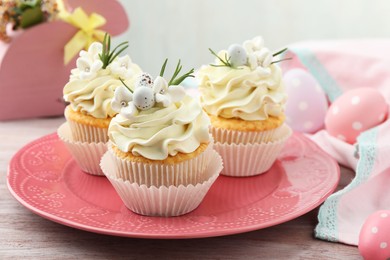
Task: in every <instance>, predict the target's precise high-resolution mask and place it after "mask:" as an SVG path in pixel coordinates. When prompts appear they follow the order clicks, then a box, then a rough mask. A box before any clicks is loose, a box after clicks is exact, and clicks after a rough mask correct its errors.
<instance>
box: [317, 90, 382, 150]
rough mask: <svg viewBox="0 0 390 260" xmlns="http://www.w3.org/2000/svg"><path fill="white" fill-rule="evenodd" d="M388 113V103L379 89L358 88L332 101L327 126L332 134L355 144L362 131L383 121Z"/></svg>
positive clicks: (326, 120) (326, 118)
mask: <svg viewBox="0 0 390 260" xmlns="http://www.w3.org/2000/svg"><path fill="white" fill-rule="evenodd" d="M387 114H388V105H387V103H386V100H385V98H384V97H383V95H382V94H381V93H380V92H379V91H378V90H376V89H373V88H356V89H353V90H349V91H347V92H345V93H344V94H343V95H341V96H340V97H338V98H337V99H336V100H335V101H334V102H333V103H332V105H331V106H330V108H329V110H328V112H327V114H326V117H325V128H326V130H327V131H328V133H329V134H330V135H332V136H334V137H336V138H339V139H340V140H342V141H345V142H347V143H350V144H353V143H355V142H356V138H357V137H358V136H359V134H360V133H361V132H363V131H366V130H368V129H370V128H372V127H375V126H377V125H379V124H381V123H383V122H384V121H385V119H386V118H387Z"/></svg>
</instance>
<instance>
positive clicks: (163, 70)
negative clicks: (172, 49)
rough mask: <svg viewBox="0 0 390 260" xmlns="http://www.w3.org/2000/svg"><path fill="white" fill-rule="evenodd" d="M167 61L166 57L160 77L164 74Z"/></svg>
mask: <svg viewBox="0 0 390 260" xmlns="http://www.w3.org/2000/svg"><path fill="white" fill-rule="evenodd" d="M167 63H168V58H166V59H165V61H164V64H163V65H162V67H161V70H160V77H162V76H164V72H165V67H166V66H167Z"/></svg>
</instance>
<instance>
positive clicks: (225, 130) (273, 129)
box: [197, 37, 291, 176]
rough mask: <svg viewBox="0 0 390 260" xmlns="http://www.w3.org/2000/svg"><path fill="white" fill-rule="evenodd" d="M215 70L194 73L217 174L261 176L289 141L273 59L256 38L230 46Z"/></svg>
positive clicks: (282, 92)
mask: <svg viewBox="0 0 390 260" xmlns="http://www.w3.org/2000/svg"><path fill="white" fill-rule="evenodd" d="M210 51H211V53H212V54H213V55H214V56H216V62H215V64H210V65H204V66H202V67H201V68H200V69H199V71H198V73H197V80H198V83H199V90H200V93H201V95H200V101H201V105H202V107H203V109H204V110H205V111H206V112H207V114H208V115H209V117H210V119H211V133H212V135H213V137H214V139H215V142H216V145H215V148H216V150H217V151H218V152H220V154H221V156H222V158H223V160H224V170H223V172H222V174H225V175H229V176H252V175H257V174H261V173H264V172H266V171H267V170H268V169H269V168H270V167H271V166H272V164H273V162H274V161H275V160H276V158H277V156H278V154H279V152H280V150H281V149H282V147H283V145H284V143H285V141H286V140H287V138H288V137H289V136H290V135H291V130H290V128H289V127H288V126H287V125H286V124H285V123H284V120H285V114H284V106H285V102H286V98H287V96H286V93H285V90H284V87H283V82H282V72H281V69H280V67H279V66H278V65H277V64H276V63H277V62H279V61H276V60H275V59H274V57H275V56H277V55H278V54H280V53H282V52H283V51H285V49H284V50H282V51H280V52H277V53H274V54H272V53H271V52H270V51H269V50H268V49H267V48H265V47H264V45H263V40H262V38H261V37H256V38H254V39H253V40H249V41H245V42H244V43H243V44H242V45H238V44H234V45H231V46H230V47H229V48H228V50H222V51H220V52H219V53H218V54H217V53H215V52H214V51H213V50H211V49H210Z"/></svg>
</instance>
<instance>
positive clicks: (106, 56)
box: [99, 33, 129, 69]
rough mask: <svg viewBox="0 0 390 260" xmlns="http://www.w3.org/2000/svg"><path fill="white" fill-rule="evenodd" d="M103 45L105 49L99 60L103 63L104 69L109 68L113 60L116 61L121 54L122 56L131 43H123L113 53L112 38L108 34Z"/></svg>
mask: <svg viewBox="0 0 390 260" xmlns="http://www.w3.org/2000/svg"><path fill="white" fill-rule="evenodd" d="M102 45H103V49H102V53H101V54H99V58H100V60H101V61H102V62H103V69H105V68H107V66H108V65H109V64H110V63H111V62H112V61H113V60H115V58H116V57H118V55H119V54H121V53H122V52H123V51H124V50H125V49H127V48H128V47H129V43H128V42H127V41H126V42H122V43H121V44H119V45H118V46H116V47H115V48H114V49H113V50H112V51H111V36H110V35H109V34H108V33H106V34H105V35H104V39H103V42H102ZM120 47H122V48H120ZM119 48H120V49H119ZM118 49H119V50H118Z"/></svg>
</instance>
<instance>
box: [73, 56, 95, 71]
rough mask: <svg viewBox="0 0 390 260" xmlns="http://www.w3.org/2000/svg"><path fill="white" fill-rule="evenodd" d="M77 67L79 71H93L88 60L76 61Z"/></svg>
mask: <svg viewBox="0 0 390 260" xmlns="http://www.w3.org/2000/svg"><path fill="white" fill-rule="evenodd" d="M76 66H77V68H78V69H79V70H82V71H86V70H88V71H89V70H90V69H91V64H90V61H89V60H88V59H87V58H83V57H80V58H78V59H77V60H76Z"/></svg>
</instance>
